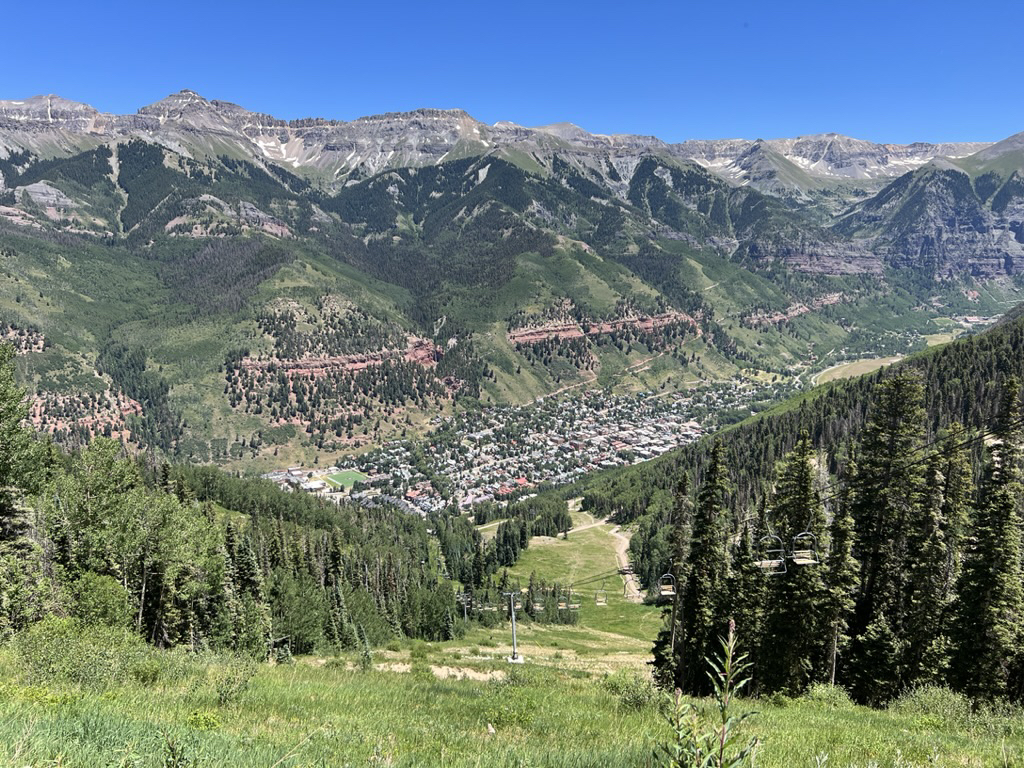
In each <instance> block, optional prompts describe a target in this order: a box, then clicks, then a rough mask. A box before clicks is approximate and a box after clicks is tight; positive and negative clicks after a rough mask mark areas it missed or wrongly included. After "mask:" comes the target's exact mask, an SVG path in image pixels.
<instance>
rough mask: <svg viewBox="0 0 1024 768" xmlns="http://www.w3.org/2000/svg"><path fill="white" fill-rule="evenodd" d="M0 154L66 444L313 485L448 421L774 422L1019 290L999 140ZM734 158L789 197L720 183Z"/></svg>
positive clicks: (1, 310) (5, 278)
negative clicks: (773, 416) (729, 383)
mask: <svg viewBox="0 0 1024 768" xmlns="http://www.w3.org/2000/svg"><path fill="white" fill-rule="evenodd" d="M0 142H2V144H3V149H2V150H0V177H2V182H0V264H2V269H0V336H3V337H4V338H8V339H11V340H12V341H15V342H16V343H17V344H18V348H19V352H20V357H19V373H20V375H21V376H22V381H23V382H25V383H26V384H27V385H29V386H30V389H31V390H32V394H33V397H34V406H33V411H32V418H33V421H34V423H35V424H36V425H37V426H38V427H39V428H41V429H44V430H46V431H47V432H49V433H51V434H53V435H55V436H56V437H57V439H58V440H59V441H60V442H62V443H63V444H64V445H67V446H74V445H77V444H80V443H82V442H86V441H88V440H89V439H90V438H91V437H92V436H94V435H97V434H101V435H107V436H111V437H115V438H118V439H123V440H126V441H129V442H133V443H136V444H139V445H144V446H149V447H155V448H158V449H160V450H162V451H164V452H165V453H166V454H167V455H168V456H170V457H173V458H180V459H182V460H191V461H196V462H208V461H214V462H222V463H233V464H235V465H236V466H237V465H240V464H241V463H242V462H244V461H251V460H254V459H256V460H260V461H262V462H264V463H274V464H279V465H280V464H284V465H287V464H289V463H298V462H307V461H309V462H311V461H312V460H313V459H314V458H318V457H320V456H321V455H323V456H324V458H325V459H326V463H327V464H330V463H331V462H332V461H333V460H334V459H333V457H334V456H336V455H337V454H339V453H344V452H348V451H353V450H358V449H360V448H362V447H364V446H366V445H367V444H376V443H379V442H382V441H384V440H387V439H389V438H391V437H394V436H400V435H401V434H402V433H403V432H408V431H409V430H412V431H414V432H416V431H422V430H423V429H424V428H425V427H426V426H427V425H428V424H429V422H430V420H431V419H433V418H435V417H437V416H438V414H440V413H446V412H450V409H451V408H452V404H453V403H454V402H455V401H456V400H459V399H462V400H467V401H471V402H481V403H484V404H486V403H495V402H501V403H507V402H515V403H525V402H529V401H531V400H533V399H534V398H536V397H538V396H543V395H547V394H549V393H551V392H554V391H561V390H563V389H565V388H568V387H573V388H575V387H595V386H596V387H605V388H612V389H618V390H630V389H632V390H641V391H650V390H668V391H671V390H680V389H685V388H688V387H691V386H701V385H703V384H704V383H706V382H708V381H713V380H723V379H730V378H736V379H740V380H743V381H745V382H747V384H749V385H751V386H757V387H761V388H763V389H764V393H763V395H764V397H766V398H768V399H771V398H776V397H779V396H781V395H782V394H784V393H785V392H788V391H790V389H792V388H794V387H797V386H801V384H802V382H803V378H802V377H804V376H806V375H807V374H809V373H812V372H813V371H814V370H817V369H820V368H823V367H826V366H827V365H829V364H831V363H833V362H841V361H843V360H845V359H849V358H853V357H857V356H860V355H864V354H871V355H879V354H889V355H891V354H896V353H905V352H908V351H912V350H914V349H917V348H920V347H923V346H924V343H925V342H924V340H923V337H924V336H925V335H929V334H935V333H940V332H949V331H950V330H954V331H955V330H959V329H960V328H961V327H962V326H963V325H965V324H966V325H970V324H971V323H972V322H973V321H975V320H977V319H979V318H985V317H991V316H994V315H998V314H1000V313H1001V312H1002V311H1004V310H1005V309H1006V307H1007V306H1008V303H1009V302H1014V303H1015V302H1016V301H1018V300H1019V295H1018V292H1019V290H1020V288H1021V286H1020V274H1021V266H1022V265H1024V260H1022V259H1021V258H1020V254H1019V250H1020V247H1021V244H1020V242H1019V240H1020V237H1019V232H1018V230H1020V226H1021V221H1020V220H1021V216H1020V215H1019V214H1020V211H1019V208H1020V204H1021V203H1020V201H1021V200H1022V199H1024V198H1022V193H1021V190H1020V185H1019V184H1018V180H1019V175H1020V173H1022V172H1024V165H1022V158H1021V156H1020V153H1019V151H1018V149H1017V143H1016V142H1015V141H1014V140H1013V139H1008V140H1007V141H1006V142H1000V143H999V144H995V145H992V146H985V147H982V146H981V145H978V146H974V145H970V146H968V145H964V146H959V145H958V146H953V145H948V146H947V145H943V146H938V145H935V146H932V145H927V146H926V145H911V146H908V147H902V148H901V147H893V146H888V145H886V146H882V145H869V143H863V142H860V143H858V142H853V141H845V140H842V137H835V136H830V137H809V138H808V139H807V140H798V141H792V142H786V141H782V142H781V143H780V142H774V143H772V142H768V143H760V144H758V143H754V144H756V146H754V145H753V144H752V145H750V146H747V144H745V143H744V142H739V144H736V143H735V142H733V143H730V142H725V143H717V144H714V145H712V144H702V145H700V146H698V145H696V144H692V145H687V146H684V145H667V144H665V143H664V142H660V141H658V140H657V139H654V138H651V137H637V136H629V137H600V136H594V135H591V134H587V133H586V132H585V131H581V130H580V129H577V128H575V127H574V126H567V125H561V126H548V127H544V128H537V129H527V128H523V127H521V126H513V125H510V124H499V125H496V126H485V125H483V124H481V123H478V122H477V121H474V120H473V119H472V118H470V117H469V116H468V115H466V114H465V113H461V112H457V111H444V110H421V111H417V112H413V113H407V114H393V115H382V116H377V117H373V118H365V119H361V120H357V121H352V122H348V123H342V122H336V121H318V120H310V121H297V122H295V123H286V122H284V121H279V120H275V119H274V118H271V117H269V116H266V115H256V114H253V113H249V112H247V111H246V110H244V109H242V108H241V107H238V106H236V105H233V104H229V103H227V102H216V101H213V102H211V101H207V100H205V99H203V98H202V97H200V96H198V95H197V94H194V93H192V92H182V93H180V94H175V95H174V96H172V97H169V98H168V99H166V100H164V101H161V102H159V103H158V104H154V105H152V106H150V107H147V108H144V109H143V110H140V112H139V114H137V115H132V116H111V115H103V114H101V113H98V112H97V111H96V110H93V109H91V108H90V107H88V106H87V105H81V104H75V103H72V102H67V101H65V100H61V99H57V98H56V97H39V98H37V99H29V100H26V101H24V102H0ZM740 145H742V146H740ZM759 148H760V149H763V150H764V151H765V152H770V153H773V157H775V158H776V159H779V162H781V163H784V164H789V165H790V166H792V168H790V170H791V171H792V172H793V173H794V174H795V173H796V171H794V170H793V169H794V168H795V169H799V174H797V175H800V176H802V177H803V178H804V179H805V180H806V179H807V178H810V177H813V178H814V179H815V180H816V181H815V182H814V183H813V184H809V185H806V184H805V185H803V186H800V185H798V186H799V187H800V188H799V190H797V191H794V190H795V189H796V188H790V187H788V186H786V185H785V184H783V187H785V189H783V188H781V187H779V185H778V184H777V183H775V182H777V181H778V178H775V181H773V182H772V183H766V184H764V185H761V184H758V183H755V181H754V180H753V179H752V178H748V177H746V176H744V175H743V174H739V175H737V174H736V173H733V172H732V171H729V172H726V171H725V170H724V169H725V165H723V164H722V163H723V162H726V160H727V158H734V159H735V158H738V157H740V156H743V155H749V153H750V152H756V151H759ZM977 150H983V152H978V151H977ZM972 152H974V154H971V153H972ZM941 154H950V155H953V156H954V157H953V159H952V160H949V159H946V160H939V159H935V158H936V157H938V156H939V155H941ZM734 156H735V157H734ZM731 162H732V160H728V162H726V165H728V163H731ZM780 167H781V166H780ZM762 170H763V169H762ZM787 173H788V172H787ZM900 174H903V175H900ZM790 175H792V174H790ZM794 178H795V177H794ZM848 182H850V183H853V184H855V185H860V186H859V187H858V188H857V189H852V188H849V187H847V186H844V185H846V184H847V183H848ZM801 183H802V182H801ZM837 184H838V185H839V186H836V185H837ZM883 185H885V186H883ZM805 188H806V189H805ZM602 329H603V330H602Z"/></svg>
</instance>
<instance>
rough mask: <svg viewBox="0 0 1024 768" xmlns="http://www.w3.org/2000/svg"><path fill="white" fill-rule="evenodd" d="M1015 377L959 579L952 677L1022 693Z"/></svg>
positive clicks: (976, 688)
mask: <svg viewBox="0 0 1024 768" xmlns="http://www.w3.org/2000/svg"><path fill="white" fill-rule="evenodd" d="M1018 386H1019V385H1018V383H1017V380H1016V379H1013V378H1011V379H1009V380H1008V381H1007V382H1006V383H1005V385H1004V388H1003V394H1002V398H1001V404H1000V409H999V415H998V417H997V424H996V427H995V429H994V430H993V432H994V434H995V437H996V441H997V442H996V443H995V445H994V446H993V447H992V450H991V460H990V462H989V465H988V468H987V471H986V475H985V478H984V481H983V483H982V487H981V494H980V496H981V498H980V501H979V504H978V509H977V512H976V515H975V520H974V524H973V531H972V534H973V538H972V541H971V543H970V545H969V547H968V550H967V555H966V558H965V562H964V569H963V575H962V577H961V579H960V585H959V588H958V592H959V603H958V605H959V610H958V612H957V617H956V627H955V642H956V646H957V647H956V656H955V670H954V678H955V680H956V681H957V683H958V684H959V686H960V687H961V688H962V689H963V690H964V691H965V692H966V693H968V694H969V695H971V696H975V697H979V698H988V699H991V698H997V697H1002V696H1006V695H1008V694H1013V695H1019V693H1020V666H1021V652H1020V650H1019V647H1020V644H1021V641H1022V639H1024V616H1022V613H1024V588H1022V584H1021V576H1022V571H1021V493H1022V489H1021V482H1020V466H1019V464H1020V445H1021V427H1020V405H1019V397H1018Z"/></svg>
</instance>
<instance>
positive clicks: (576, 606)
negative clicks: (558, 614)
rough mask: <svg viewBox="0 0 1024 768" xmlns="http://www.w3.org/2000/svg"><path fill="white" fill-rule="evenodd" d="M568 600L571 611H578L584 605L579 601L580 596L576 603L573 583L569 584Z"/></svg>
mask: <svg viewBox="0 0 1024 768" xmlns="http://www.w3.org/2000/svg"><path fill="white" fill-rule="evenodd" d="M568 600H569V610H570V611H578V610H579V609H580V608H582V607H583V604H582V603H580V602H579V598H578V597H577V599H576V602H575V603H574V602H573V601H572V585H571V584H570V585H569V596H568Z"/></svg>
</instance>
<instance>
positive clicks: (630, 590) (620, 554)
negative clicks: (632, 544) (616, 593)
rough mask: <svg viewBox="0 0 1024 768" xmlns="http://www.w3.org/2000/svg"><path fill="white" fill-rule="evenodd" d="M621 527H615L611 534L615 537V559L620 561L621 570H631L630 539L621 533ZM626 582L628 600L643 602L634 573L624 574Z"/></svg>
mask: <svg viewBox="0 0 1024 768" xmlns="http://www.w3.org/2000/svg"><path fill="white" fill-rule="evenodd" d="M619 530H620V529H619V526H615V527H614V528H613V529H612V530H611V531H609V533H611V535H612V536H614V537H615V559H616V560H617V561H618V564H619V570H622V569H629V537H628V536H624V535H623V534H621V533H619ZM622 578H623V580H624V581H625V582H626V599H627V600H629V601H631V602H634V603H639V602H643V599H644V597H643V593H642V592H641V591H640V582H639V581H638V580H637V578H636V575H634V574H633V573H632V572H630V573H627V574H624V575H623V577H622Z"/></svg>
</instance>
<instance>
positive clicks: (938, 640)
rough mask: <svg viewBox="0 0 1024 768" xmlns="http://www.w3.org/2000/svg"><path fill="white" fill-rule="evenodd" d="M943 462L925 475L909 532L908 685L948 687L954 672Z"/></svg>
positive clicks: (932, 461) (933, 462)
mask: <svg viewBox="0 0 1024 768" xmlns="http://www.w3.org/2000/svg"><path fill="white" fill-rule="evenodd" d="M941 468H942V456H941V455H940V454H933V455H932V456H931V457H930V458H929V460H928V465H927V469H926V471H925V483H924V486H923V488H922V492H921V499H920V501H919V505H918V515H917V519H916V520H915V521H914V522H913V527H912V528H911V530H910V532H909V541H910V545H909V550H908V567H909V571H910V573H909V575H910V580H909V592H908V595H907V643H906V656H905V658H904V660H903V668H904V674H905V680H906V683H907V684H908V685H916V684H921V683H936V684H938V683H942V682H944V681H945V677H946V673H947V670H948V667H949V637H948V633H947V631H946V626H945V619H946V609H947V607H948V605H949V603H950V600H951V597H952V595H951V594H950V592H949V591H948V582H947V578H946V575H947V570H948V564H949V562H950V552H949V542H948V541H947V538H946V536H947V529H948V526H947V524H946V520H945V518H944V516H943V510H944V508H945V500H944V498H943V493H942V492H943V485H944V482H943V480H944V478H943V477H942V471H941Z"/></svg>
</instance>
